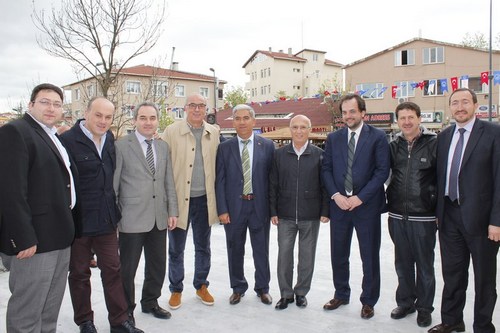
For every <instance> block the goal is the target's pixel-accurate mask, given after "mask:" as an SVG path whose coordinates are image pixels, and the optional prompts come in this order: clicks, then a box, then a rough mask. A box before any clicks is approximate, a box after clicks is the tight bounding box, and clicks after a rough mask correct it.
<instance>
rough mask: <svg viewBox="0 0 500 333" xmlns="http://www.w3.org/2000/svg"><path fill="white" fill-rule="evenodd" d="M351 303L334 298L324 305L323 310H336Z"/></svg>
mask: <svg viewBox="0 0 500 333" xmlns="http://www.w3.org/2000/svg"><path fill="white" fill-rule="evenodd" d="M347 304H349V301H345V300H343V299H338V298H333V299H331V300H329V301H328V303H326V304H325V305H323V309H325V310H335V309H338V308H339V306H341V305H347Z"/></svg>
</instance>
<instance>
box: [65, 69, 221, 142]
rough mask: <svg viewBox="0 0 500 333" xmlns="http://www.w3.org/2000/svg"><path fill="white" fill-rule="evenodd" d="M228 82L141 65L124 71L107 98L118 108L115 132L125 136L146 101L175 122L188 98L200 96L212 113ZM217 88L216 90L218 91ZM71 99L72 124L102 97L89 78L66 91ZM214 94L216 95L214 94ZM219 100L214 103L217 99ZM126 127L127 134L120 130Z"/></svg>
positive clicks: (202, 75)
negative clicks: (122, 125) (93, 102)
mask: <svg viewBox="0 0 500 333" xmlns="http://www.w3.org/2000/svg"><path fill="white" fill-rule="evenodd" d="M225 84H226V81H224V80H217V78H216V77H214V76H209V75H204V74H197V73H190V72H185V71H179V70H178V69H177V68H176V67H175V66H174V68H173V69H165V68H160V67H154V66H146V65H139V66H133V67H128V68H123V69H122V70H121V71H120V72H119V74H118V75H117V77H116V79H115V81H114V84H113V85H112V87H111V88H110V89H109V91H108V98H109V99H110V100H111V101H113V102H114V103H115V105H116V108H117V112H116V114H115V122H114V128H113V129H114V130H115V132H119V133H115V134H117V135H123V134H125V132H126V131H127V130H129V127H130V126H128V125H127V124H129V123H130V119H132V117H133V111H134V108H135V106H136V105H137V104H139V103H142V102H144V101H149V102H153V103H156V104H157V105H158V106H159V107H160V109H161V110H162V112H165V114H166V115H168V116H170V117H172V118H173V119H183V118H184V106H185V102H186V98H187V96H189V95H190V94H193V93H199V94H201V95H203V96H204V97H206V98H207V101H208V105H207V107H208V108H209V109H210V111H209V112H212V111H213V108H214V107H217V108H221V107H222V106H223V89H224V85H225ZM216 87H217V90H215V89H216ZM63 89H64V90H65V92H66V94H67V95H68V94H69V95H70V96H71V100H70V101H69V103H68V105H67V108H68V109H69V110H70V113H71V118H72V119H73V120H76V119H79V118H81V117H83V113H84V111H85V109H86V106H87V103H88V101H89V100H90V99H91V98H92V97H94V96H102V92H101V91H100V89H99V85H98V82H97V80H96V79H95V78H88V79H84V80H81V81H77V82H74V83H71V84H68V85H66V86H64V87H63ZM214 90H215V91H214ZM215 96H217V98H216V101H215V103H214V98H215ZM120 123H124V124H125V125H124V127H125V128H124V130H123V131H122V130H118V131H117V127H120V125H121V124H120Z"/></svg>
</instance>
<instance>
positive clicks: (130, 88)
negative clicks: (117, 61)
mask: <svg viewBox="0 0 500 333" xmlns="http://www.w3.org/2000/svg"><path fill="white" fill-rule="evenodd" d="M126 91H127V93H129V94H140V93H141V83H140V82H139V81H127V86H126Z"/></svg>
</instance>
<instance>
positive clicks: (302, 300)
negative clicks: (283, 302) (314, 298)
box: [295, 295, 307, 308]
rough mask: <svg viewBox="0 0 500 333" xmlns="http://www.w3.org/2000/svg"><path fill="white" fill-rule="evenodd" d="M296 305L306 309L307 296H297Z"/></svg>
mask: <svg viewBox="0 0 500 333" xmlns="http://www.w3.org/2000/svg"><path fill="white" fill-rule="evenodd" d="M295 304H296V305H297V306H298V307H300V308H305V307H306V306H307V298H306V297H305V296H299V295H297V298H296V300H295Z"/></svg>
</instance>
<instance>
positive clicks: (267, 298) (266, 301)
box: [258, 293, 273, 305]
mask: <svg viewBox="0 0 500 333" xmlns="http://www.w3.org/2000/svg"><path fill="white" fill-rule="evenodd" d="M258 296H259V297H260V301H261V302H262V303H264V304H267V305H270V304H273V298H272V297H271V295H269V294H268V293H262V294H260V295H258Z"/></svg>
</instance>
